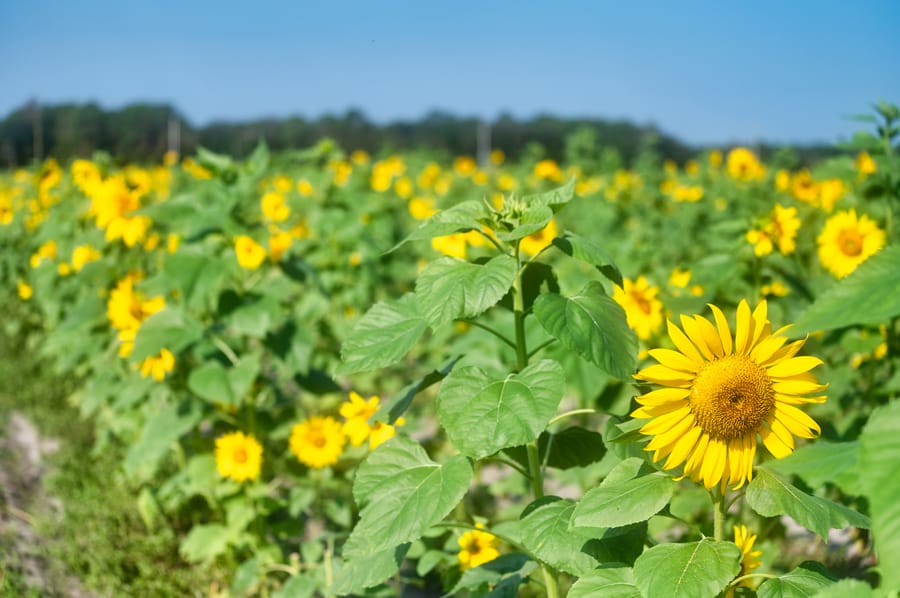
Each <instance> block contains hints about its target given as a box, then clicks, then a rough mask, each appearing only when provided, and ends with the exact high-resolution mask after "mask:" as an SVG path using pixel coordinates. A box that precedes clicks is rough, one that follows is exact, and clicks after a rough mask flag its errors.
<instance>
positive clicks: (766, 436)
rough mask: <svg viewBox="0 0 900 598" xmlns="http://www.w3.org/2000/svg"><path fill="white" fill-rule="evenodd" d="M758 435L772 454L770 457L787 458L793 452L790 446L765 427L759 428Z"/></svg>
mask: <svg viewBox="0 0 900 598" xmlns="http://www.w3.org/2000/svg"><path fill="white" fill-rule="evenodd" d="M759 435H760V436H761V437H762V441H763V444H764V445H765V447H766V449H767V450H768V451H769V452H770V453H772V456H773V457H775V458H776V459H781V458H783V457H787V456H788V455H790V454H791V453H792V452H794V449H793V447H792V446H788V445H786V444H785V443H784V442H783V441H782V440H781V439H780V438H779V437H778V435H777V434H775V432H773V431H772V430H770V429H769V428H767V427H765V426H762V427H760V429H759Z"/></svg>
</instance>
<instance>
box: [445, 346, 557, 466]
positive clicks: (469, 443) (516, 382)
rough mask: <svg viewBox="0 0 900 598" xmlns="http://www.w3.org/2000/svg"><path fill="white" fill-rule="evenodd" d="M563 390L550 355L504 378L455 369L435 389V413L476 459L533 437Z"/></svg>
mask: <svg viewBox="0 0 900 598" xmlns="http://www.w3.org/2000/svg"><path fill="white" fill-rule="evenodd" d="M564 388H565V380H564V378H563V373H562V368H561V367H560V365H559V364H558V363H556V362H555V361H553V360H550V359H545V360H543V361H539V362H537V363H534V364H532V365H529V366H528V367H526V368H525V369H524V370H522V371H521V372H519V373H517V374H508V375H506V376H502V377H500V376H496V375H493V376H492V375H490V374H488V373H487V372H485V371H484V370H482V369H481V368H479V367H472V366H470V367H463V368H456V369H454V370H453V371H452V372H450V374H449V375H448V376H447V377H446V378H445V379H444V381H443V382H442V383H441V387H440V390H438V397H437V400H438V417H439V418H440V421H441V424H442V425H443V426H444V428H445V429H446V430H447V435H448V436H449V437H450V440H451V441H452V442H453V444H454V445H455V446H456V447H457V448H458V449H459V450H460V452H462V453H463V454H465V455H468V456H469V457H473V458H476V459H480V458H482V457H486V456H488V455H492V454H494V453H496V452H497V451H499V450H501V449H504V448H507V447H511V446H518V445H521V444H527V443H529V442H532V441H533V440H535V439H537V437H538V436H539V435H540V433H541V432H542V431H543V430H544V428H546V427H547V423H548V422H549V421H550V419H551V418H552V417H553V416H554V415H555V414H556V408H557V407H558V406H559V401H560V400H561V399H562V396H563V390H564Z"/></svg>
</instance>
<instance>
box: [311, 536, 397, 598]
mask: <svg viewBox="0 0 900 598" xmlns="http://www.w3.org/2000/svg"><path fill="white" fill-rule="evenodd" d="M408 550H409V544H401V545H399V546H394V547H392V548H386V549H384V550H379V551H377V552H374V553H371V554H367V555H365V556H361V557H357V558H352V559H349V560H345V561H343V563H341V567H340V568H339V569H338V570H337V572H336V574H335V579H334V584H333V585H332V586H331V587H330V588H328V595H338V596H344V595H347V594H360V593H362V592H363V591H364V590H365V589H366V588H371V587H372V586H376V585H378V584H380V583H383V582H384V581H386V580H387V579H389V578H390V577H392V576H393V575H394V574H395V573H397V571H398V570H399V569H400V565H401V564H402V563H403V559H404V558H406V552H407V551H408Z"/></svg>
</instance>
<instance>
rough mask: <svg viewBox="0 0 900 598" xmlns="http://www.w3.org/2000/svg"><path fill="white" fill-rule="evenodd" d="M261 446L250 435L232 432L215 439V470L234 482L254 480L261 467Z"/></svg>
mask: <svg viewBox="0 0 900 598" xmlns="http://www.w3.org/2000/svg"><path fill="white" fill-rule="evenodd" d="M262 452H263V449H262V445H260V444H259V442H257V440H256V438H254V437H253V436H252V435H251V434H246V435H245V434H244V433H243V432H232V433H230V434H225V435H224V436H219V437H218V438H216V469H217V470H218V471H219V475H221V476H222V477H223V478H231V479H232V480H234V481H235V482H244V481H247V480H255V479H256V478H258V477H259V470H260V467H261V466H262Z"/></svg>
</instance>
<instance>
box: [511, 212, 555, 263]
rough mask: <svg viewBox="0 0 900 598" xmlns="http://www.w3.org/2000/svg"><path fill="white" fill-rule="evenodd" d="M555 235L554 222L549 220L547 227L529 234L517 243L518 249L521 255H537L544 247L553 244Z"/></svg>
mask: <svg viewBox="0 0 900 598" xmlns="http://www.w3.org/2000/svg"><path fill="white" fill-rule="evenodd" d="M556 234H557V228H556V221H555V220H553V219H551V220H550V222H548V223H547V226H545V227H544V228H542V229H541V230H539V231H537V232H534V233H531V234H530V235H528V236H527V237H524V238H523V239H522V240H521V241H519V249H521V250H522V253H525V254H527V255H537V254H539V253H540V252H541V251H542V250H543V249H544V248H545V247H547V246H548V245H550V244H551V243H553V239H555V238H556Z"/></svg>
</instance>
